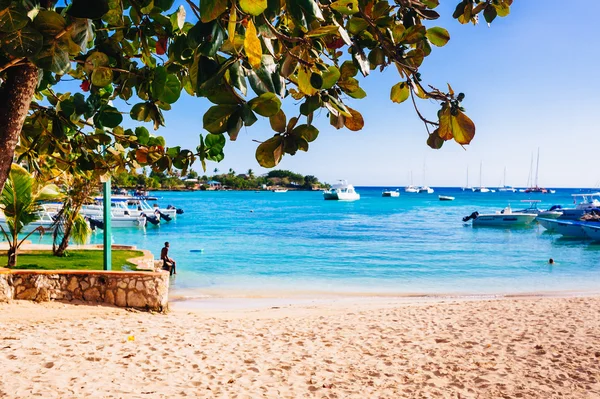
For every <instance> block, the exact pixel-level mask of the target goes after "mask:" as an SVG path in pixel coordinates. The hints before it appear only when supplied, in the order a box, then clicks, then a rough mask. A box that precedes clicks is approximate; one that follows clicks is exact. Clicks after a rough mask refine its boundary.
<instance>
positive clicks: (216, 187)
mask: <svg viewBox="0 0 600 399" xmlns="http://www.w3.org/2000/svg"><path fill="white" fill-rule="evenodd" d="M206 184H207V185H208V187H209V188H208V189H209V190H220V189H221V188H222V185H221V182H218V181H216V180H209V181H207V182H206Z"/></svg>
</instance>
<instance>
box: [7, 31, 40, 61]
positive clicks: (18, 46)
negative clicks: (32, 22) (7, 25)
mask: <svg viewBox="0 0 600 399" xmlns="http://www.w3.org/2000/svg"><path fill="white" fill-rule="evenodd" d="M43 41H44V37H43V36H42V34H41V33H40V32H38V31H37V30H35V29H33V28H32V27H31V26H25V27H24V28H22V29H20V30H16V31H14V32H11V33H8V34H7V35H6V36H4V37H3V38H2V50H4V51H6V52H7V53H8V54H10V55H12V56H13V57H30V56H33V55H35V54H37V53H38V52H39V51H40V49H41V48H42V43H43Z"/></svg>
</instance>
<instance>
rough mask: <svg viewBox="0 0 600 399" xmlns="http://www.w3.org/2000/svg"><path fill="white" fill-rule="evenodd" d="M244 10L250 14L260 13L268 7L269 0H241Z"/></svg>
mask: <svg viewBox="0 0 600 399" xmlns="http://www.w3.org/2000/svg"><path fill="white" fill-rule="evenodd" d="M240 7H241V8H242V10H243V11H244V12H245V13H247V14H250V15H260V14H262V13H263V11H265V10H266V9H267V0H240Z"/></svg>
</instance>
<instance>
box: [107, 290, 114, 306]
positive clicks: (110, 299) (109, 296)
mask: <svg viewBox="0 0 600 399" xmlns="http://www.w3.org/2000/svg"><path fill="white" fill-rule="evenodd" d="M104 302H106V303H109V304H111V305H114V304H115V294H113V292H112V291H111V290H106V295H104Z"/></svg>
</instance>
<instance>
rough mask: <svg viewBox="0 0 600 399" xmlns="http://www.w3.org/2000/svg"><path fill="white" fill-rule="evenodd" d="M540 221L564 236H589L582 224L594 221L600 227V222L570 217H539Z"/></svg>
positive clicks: (552, 230) (547, 228)
mask: <svg viewBox="0 0 600 399" xmlns="http://www.w3.org/2000/svg"><path fill="white" fill-rule="evenodd" d="M538 222H539V223H540V224H541V225H542V226H543V227H544V228H545V229H546V230H548V231H551V232H555V233H558V234H561V235H562V236H564V237H570V238H588V235H587V234H586V233H585V231H584V229H583V228H582V226H584V225H591V223H594V225H595V226H599V227H600V223H595V222H581V221H579V220H569V219H561V218H558V219H544V218H538Z"/></svg>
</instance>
